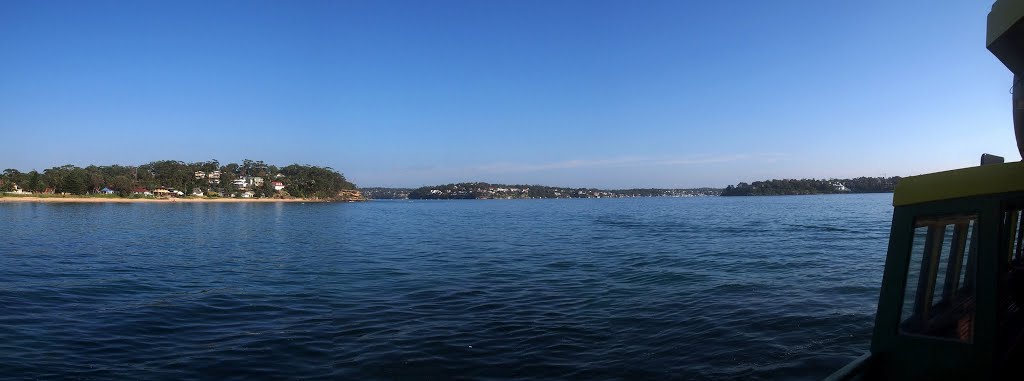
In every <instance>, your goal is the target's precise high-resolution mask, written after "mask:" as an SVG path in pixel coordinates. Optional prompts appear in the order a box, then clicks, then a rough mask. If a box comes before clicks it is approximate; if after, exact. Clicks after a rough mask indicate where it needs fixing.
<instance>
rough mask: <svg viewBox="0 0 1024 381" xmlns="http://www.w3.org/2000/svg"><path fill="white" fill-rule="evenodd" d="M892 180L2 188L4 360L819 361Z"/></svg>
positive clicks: (484, 370)
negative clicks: (701, 190) (89, 194)
mask: <svg viewBox="0 0 1024 381" xmlns="http://www.w3.org/2000/svg"><path fill="white" fill-rule="evenodd" d="M890 200H891V195H885V194H883V195H839V196H791V197H747V198H685V199H667V198H656V199H650V198H648V199H601V200H485V201H473V200H467V201H423V202H406V201H401V202H397V201H379V202H369V203H359V204H158V205H154V204H33V203H14V204H10V203H9V204H0V228H2V229H0V232H2V236H3V240H2V242H0V374H2V375H4V376H6V377H13V378H33V377H35V378H41V379H50V378H60V379H112V380H121V379H138V378H144V379H194V378H201V379H237V380H246V379H253V378H261V379H270V378H310V379H313V378H321V379H352V380H357V379H358V380H373V379H378V380H420V379H436V380H452V379H466V380H483V379H505V380H510V379H515V380H520V379H575V380H599V379H624V380H625V379H629V380H638V379H734V378H744V379H780V378H782V379H819V378H821V377H824V376H826V375H827V374H829V373H830V372H832V371H833V370H835V369H837V368H839V367H841V366H842V365H844V364H845V363H846V362H847V361H849V360H851V359H853V358H854V357H856V356H857V355H859V354H861V353H863V352H864V351H865V350H867V347H868V342H869V340H870V330H871V326H872V324H873V315H874V309H875V302H876V298H877V296H878V288H879V286H880V282H881V274H882V267H883V261H884V257H885V248H886V244H887V238H888V226H889V222H890V219H891V215H892V214H891V213H892V212H891V207H890V206H889V202H890Z"/></svg>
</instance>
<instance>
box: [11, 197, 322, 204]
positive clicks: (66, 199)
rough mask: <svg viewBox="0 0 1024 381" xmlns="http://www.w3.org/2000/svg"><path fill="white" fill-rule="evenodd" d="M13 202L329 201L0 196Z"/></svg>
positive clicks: (300, 200) (299, 200) (304, 200)
mask: <svg viewBox="0 0 1024 381" xmlns="http://www.w3.org/2000/svg"><path fill="white" fill-rule="evenodd" d="M14 202H47V203H52V202H66V203H160V204H171V203H179V202H180V203H243V202H244V203H268V202H270V203H274V202H329V201H326V200H308V199H301V198H289V199H274V198H104V197H0V204H3V203H14Z"/></svg>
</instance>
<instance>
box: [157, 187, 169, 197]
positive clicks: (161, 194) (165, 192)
mask: <svg viewBox="0 0 1024 381" xmlns="http://www.w3.org/2000/svg"><path fill="white" fill-rule="evenodd" d="M153 195H154V196H156V197H170V195H171V191H169V190H167V189H164V188H156V189H154V190H153Z"/></svg>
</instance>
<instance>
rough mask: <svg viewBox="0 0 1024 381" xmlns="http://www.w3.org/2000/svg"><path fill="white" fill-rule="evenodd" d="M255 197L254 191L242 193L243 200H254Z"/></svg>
mask: <svg viewBox="0 0 1024 381" xmlns="http://www.w3.org/2000/svg"><path fill="white" fill-rule="evenodd" d="M255 196H256V193H254V192H253V191H245V192H242V198H253V197H255Z"/></svg>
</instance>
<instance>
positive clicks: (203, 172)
mask: <svg viewBox="0 0 1024 381" xmlns="http://www.w3.org/2000/svg"><path fill="white" fill-rule="evenodd" d="M899 180H900V177H857V178H851V179H827V180H825V179H800V180H795V179H784V180H766V181H755V182H752V183H745V182H741V183H739V184H737V185H730V186H728V187H725V188H708V187H705V188H634V189H597V188H571V187H557V186H546V185H524V184H511V185H510V184H491V183H486V182H466V183H454V184H444V185H433V186H424V187H419V188H382V187H368V188H362V189H359V188H357V187H356V186H355V184H353V183H351V182H349V181H348V180H347V179H346V178H345V177H344V175H342V174H341V173H340V172H338V171H336V170H334V169H332V168H325V167H317V166H311V165H300V164H292V165H288V166H285V167H277V166H275V165H269V164H266V163H264V162H262V161H254V160H248V159H247V160H243V161H242V163H240V164H238V163H229V164H225V165H222V164H220V163H219V162H217V161H216V160H211V161H207V162H197V163H185V162H181V161H174V160H163V161H154V162H151V163H148V164H143V165H140V166H123V165H110V166H95V165H90V166H88V167H84V168H82V167H77V166H74V165H65V166H60V167H54V168H50V169H47V170H44V171H42V172H38V171H35V170H32V171H29V172H21V171H18V170H16V169H6V170H4V171H3V173H2V174H0V197H3V196H14V197H17V196H37V197H47V196H62V197H120V198H157V199H162V198H192V199H196V198H205V199H210V198H237V199H317V200H343V201H355V200H364V199H377V200H386V199H412V200H457V199H539V198H626V197H706V196H773V195H801V194H804V195H810V194H842V193H879V192H892V191H893V190H894V189H895V187H896V184H897V183H898V182H899Z"/></svg>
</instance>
